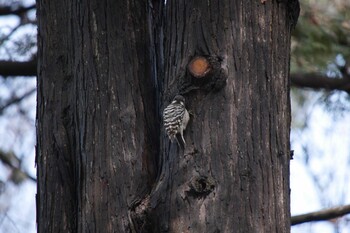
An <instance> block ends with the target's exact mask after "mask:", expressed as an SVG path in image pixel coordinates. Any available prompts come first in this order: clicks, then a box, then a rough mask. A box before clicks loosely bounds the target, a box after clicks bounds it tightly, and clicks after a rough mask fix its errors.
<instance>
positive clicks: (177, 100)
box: [163, 95, 190, 148]
mask: <svg viewBox="0 0 350 233" xmlns="http://www.w3.org/2000/svg"><path fill="white" fill-rule="evenodd" d="M189 120H190V115H189V114H188V111H187V110H186V107H185V98H184V97H183V96H181V95H177V96H175V97H174V99H173V101H172V102H171V103H170V104H169V105H168V106H167V107H166V108H165V109H164V111H163V121H164V128H165V131H166V133H167V134H168V136H169V139H170V140H171V142H173V141H174V139H176V140H177V143H178V144H179V145H180V146H181V147H182V148H184V147H185V145H186V142H185V139H184V136H183V132H184V130H185V129H186V126H187V124H188V121H189ZM179 138H180V141H181V142H179Z"/></svg>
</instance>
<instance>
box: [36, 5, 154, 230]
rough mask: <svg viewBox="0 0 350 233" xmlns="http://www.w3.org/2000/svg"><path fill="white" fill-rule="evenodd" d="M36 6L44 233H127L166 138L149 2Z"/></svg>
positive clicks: (40, 227)
mask: <svg viewBox="0 0 350 233" xmlns="http://www.w3.org/2000/svg"><path fill="white" fill-rule="evenodd" d="M37 7H38V16H39V17H38V18H39V30H38V31H39V36H38V39H39V40H38V50H39V53H38V54H39V57H40V58H39V65H38V107H37V108H38V109H37V110H38V115H37V118H38V127H37V134H38V139H37V140H38V143H37V164H38V195H37V197H38V200H37V204H38V207H37V212H38V220H37V221H38V232H43V233H44V232H45V233H46V232H128V231H129V220H128V206H131V204H132V202H133V201H134V200H135V199H136V198H137V196H139V195H141V196H142V194H143V193H147V192H149V190H150V187H151V186H150V185H151V184H152V180H153V179H154V177H155V172H154V171H155V168H154V167H152V164H155V163H154V159H155V158H154V156H155V155H157V154H158V153H157V150H158V145H159V143H158V141H159V139H158V128H157V127H158V125H159V124H158V123H157V120H158V117H156V104H155V100H156V98H155V93H156V91H155V88H156V86H155V79H154V76H153V73H154V71H153V64H152V63H151V62H152V60H151V59H152V53H153V52H152V51H151V46H150V36H149V25H148V22H149V20H148V15H149V12H148V11H147V9H149V7H148V5H147V2H146V1H136V2H134V1H106V0H105V1H100V0H95V1H80V2H79V3H77V2H75V1H49V0H40V1H38V4H37Z"/></svg>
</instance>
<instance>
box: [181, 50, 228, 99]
mask: <svg viewBox="0 0 350 233" xmlns="http://www.w3.org/2000/svg"><path fill="white" fill-rule="evenodd" d="M221 62H222V58H220V57H217V56H195V57H194V58H192V59H191V60H190V62H189V63H188V65H187V71H188V75H186V76H185V80H184V83H182V84H181V85H182V86H181V87H180V88H179V92H180V93H182V94H185V93H188V92H190V91H191V90H198V89H199V90H204V91H206V92H210V91H214V92H216V91H219V90H221V89H222V88H224V87H225V85H226V81H227V74H226V72H225V71H224V69H223V68H222V67H221Z"/></svg>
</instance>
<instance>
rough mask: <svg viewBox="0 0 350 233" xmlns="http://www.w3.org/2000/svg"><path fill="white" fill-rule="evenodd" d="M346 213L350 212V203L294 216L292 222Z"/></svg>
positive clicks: (333, 216)
mask: <svg viewBox="0 0 350 233" xmlns="http://www.w3.org/2000/svg"><path fill="white" fill-rule="evenodd" d="M346 214H350V205H344V206H338V207H334V208H330V209H324V210H320V211H316V212H311V213H307V214H302V215H296V216H292V218H291V224H292V225H296V224H300V223H305V222H311V221H322V220H329V219H333V218H338V217H341V216H343V215H346Z"/></svg>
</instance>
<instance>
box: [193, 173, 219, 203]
mask: <svg viewBox="0 0 350 233" xmlns="http://www.w3.org/2000/svg"><path fill="white" fill-rule="evenodd" d="M214 188H215V181H214V179H213V178H212V177H207V176H195V177H193V178H192V179H191V180H190V182H189V190H188V191H187V193H188V194H189V195H190V196H194V197H199V198H200V197H205V196H207V195H208V194H209V193H211V192H212V191H213V190H214Z"/></svg>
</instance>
